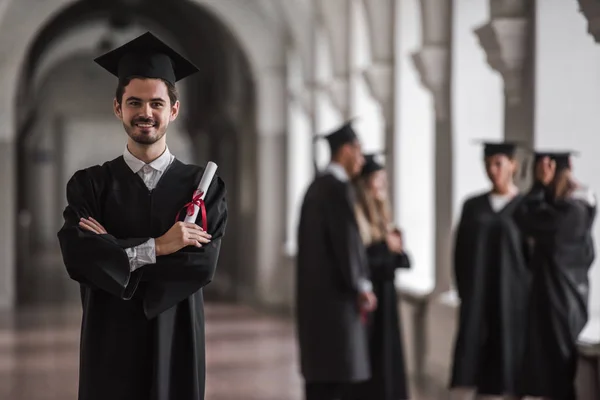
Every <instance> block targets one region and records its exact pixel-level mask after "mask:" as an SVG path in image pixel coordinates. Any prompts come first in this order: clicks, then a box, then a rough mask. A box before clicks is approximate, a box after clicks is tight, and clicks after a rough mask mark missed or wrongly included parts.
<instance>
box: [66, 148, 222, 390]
mask: <svg viewBox="0 0 600 400" xmlns="http://www.w3.org/2000/svg"><path fill="white" fill-rule="evenodd" d="M202 173H203V168H200V167H197V166H192V165H185V164H183V163H181V162H180V161H178V160H177V159H175V160H174V161H173V162H172V164H171V166H170V167H169V168H168V169H167V171H165V173H164V174H163V176H162V177H161V179H160V181H159V182H158V184H157V186H156V188H155V189H154V190H152V191H149V190H148V189H147V187H146V186H145V184H144V182H143V180H142V179H141V178H140V177H139V176H138V175H137V174H135V173H133V172H132V171H131V169H130V168H129V167H128V166H127V164H126V163H125V161H124V159H123V157H118V158H116V159H115V160H113V161H110V162H107V163H105V164H104V165H102V166H95V167H91V168H88V169H85V170H80V171H78V172H76V173H75V174H74V175H73V177H72V178H71V180H70V181H69V183H68V185H67V201H68V206H67V207H66V209H65V211H64V220H65V222H64V225H63V227H62V228H61V230H60V231H59V232H58V238H59V241H60V247H61V250H62V256H63V260H64V263H65V266H66V269H67V272H68V274H69V276H70V277H71V278H72V279H74V280H76V281H77V282H79V283H80V286H81V299H82V306H83V318H82V329H81V348H80V369H79V399H80V400H106V399H111V400H202V399H204V386H205V349H204V311H203V299H202V289H201V288H202V287H203V286H205V285H206V284H208V283H209V282H210V281H211V280H212V279H213V275H214V273H215V268H216V264H217V259H218V256H219V249H220V245H221V238H222V236H223V234H224V232H225V226H226V222H227V206H226V201H225V193H226V190H225V186H224V183H223V181H222V180H221V179H220V178H218V177H215V178H214V179H213V182H212V183H211V185H210V188H209V190H208V192H207V195H206V198H205V200H206V208H207V217H208V218H207V219H208V232H209V233H210V234H211V235H212V241H211V243H210V244H207V245H204V246H203V247H202V248H195V247H191V246H190V247H186V248H183V249H181V250H180V251H178V252H176V253H174V254H170V255H165V256H159V257H157V260H156V264H151V265H145V266H143V267H141V268H139V269H137V270H136V271H135V272H133V273H131V272H130V266H129V259H128V257H127V254H126V252H125V250H124V249H125V248H128V247H132V246H135V245H138V244H141V243H143V242H145V241H146V240H148V239H149V238H150V237H154V238H156V237H159V236H161V235H163V234H164V233H166V232H167V231H168V230H169V229H170V228H171V227H172V225H173V224H174V223H175V217H176V215H177V213H178V211H180V209H181V208H182V207H183V206H184V204H185V203H187V202H189V201H190V200H191V197H192V194H193V192H194V190H195V189H196V187H197V184H198V183H199V181H200V178H201V176H202ZM184 214H185V213H182V216H181V217H180V220H183V216H184ZM89 216H92V217H94V218H95V219H96V220H97V221H98V222H100V223H101V224H102V225H103V226H104V228H105V229H106V230H107V232H109V234H105V235H97V234H95V233H91V232H88V231H85V230H83V229H81V228H79V227H78V223H79V219H80V217H89ZM198 223H200V221H199V220H198Z"/></svg>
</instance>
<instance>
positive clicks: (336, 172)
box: [327, 162, 350, 182]
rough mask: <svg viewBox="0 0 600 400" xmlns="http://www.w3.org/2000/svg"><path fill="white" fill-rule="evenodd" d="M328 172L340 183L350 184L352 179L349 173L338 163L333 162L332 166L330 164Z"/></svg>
mask: <svg viewBox="0 0 600 400" xmlns="http://www.w3.org/2000/svg"><path fill="white" fill-rule="evenodd" d="M327 171H328V172H329V173H330V174H332V175H333V176H334V177H335V178H336V179H337V180H339V181H342V182H348V181H349V180H350V177H349V176H348V173H347V172H346V170H345V169H344V167H342V166H341V165H340V164H338V163H336V162H332V163H331V164H329V165H328V166H327Z"/></svg>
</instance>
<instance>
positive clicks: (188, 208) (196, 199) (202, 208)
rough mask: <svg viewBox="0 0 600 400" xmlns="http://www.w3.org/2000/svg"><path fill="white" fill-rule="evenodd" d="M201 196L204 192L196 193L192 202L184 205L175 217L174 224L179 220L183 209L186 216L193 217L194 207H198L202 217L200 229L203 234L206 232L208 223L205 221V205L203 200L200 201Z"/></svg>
mask: <svg viewBox="0 0 600 400" xmlns="http://www.w3.org/2000/svg"><path fill="white" fill-rule="evenodd" d="M203 194H204V192H196V193H195V194H194V197H193V198H192V201H190V202H189V203H187V204H186V205H184V206H183V207H182V208H181V210H179V212H178V213H177V216H176V217H175V222H177V221H178V220H179V216H180V215H181V212H182V211H183V210H184V209H185V210H186V213H187V215H194V206H198V208H199V209H200V212H201V216H202V229H204V232H207V231H208V221H207V219H206V205H205V204H204V200H202V195H203Z"/></svg>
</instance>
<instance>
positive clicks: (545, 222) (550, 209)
mask: <svg viewBox="0 0 600 400" xmlns="http://www.w3.org/2000/svg"><path fill="white" fill-rule="evenodd" d="M557 214H558V211H557V209H556V208H555V207H554V206H553V204H552V201H551V200H550V195H549V193H548V189H547V188H546V187H545V186H544V185H542V184H541V183H539V182H536V183H534V185H533V186H532V188H531V190H530V191H529V192H528V193H527V194H526V195H525V197H524V199H523V201H522V202H521V204H520V205H519V207H518V209H517V210H516V212H515V221H516V223H517V225H518V226H519V228H520V229H521V231H522V232H523V234H524V235H525V236H526V237H538V236H540V235H548V234H553V233H554V232H556V229H557V225H556V220H557Z"/></svg>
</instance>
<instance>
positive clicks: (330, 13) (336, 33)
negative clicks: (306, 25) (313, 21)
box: [316, 0, 355, 120]
mask: <svg viewBox="0 0 600 400" xmlns="http://www.w3.org/2000/svg"><path fill="white" fill-rule="evenodd" d="M354 1H355V0H328V1H319V2H317V3H316V4H317V5H318V8H319V14H320V18H321V20H322V21H323V22H324V26H325V30H326V32H327V36H328V38H329V46H330V54H331V65H332V69H333V76H332V78H331V81H330V82H329V83H328V85H327V91H328V93H329V95H330V96H331V100H332V102H333V104H334V105H335V107H336V108H337V109H338V110H339V112H340V114H341V116H342V118H343V119H344V120H346V119H349V118H350V117H352V104H353V101H352V98H353V97H354V94H353V90H352V80H351V77H352V73H353V57H352V56H353V53H352V46H353V43H352V40H351V38H352V35H351V32H352V31H351V26H352V22H351V21H352V6H353V4H352V3H353V2H354Z"/></svg>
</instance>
